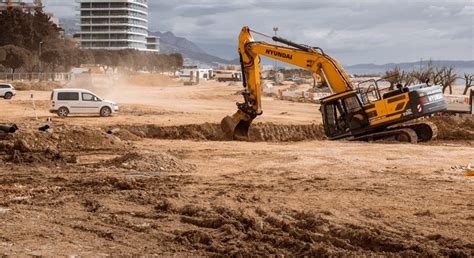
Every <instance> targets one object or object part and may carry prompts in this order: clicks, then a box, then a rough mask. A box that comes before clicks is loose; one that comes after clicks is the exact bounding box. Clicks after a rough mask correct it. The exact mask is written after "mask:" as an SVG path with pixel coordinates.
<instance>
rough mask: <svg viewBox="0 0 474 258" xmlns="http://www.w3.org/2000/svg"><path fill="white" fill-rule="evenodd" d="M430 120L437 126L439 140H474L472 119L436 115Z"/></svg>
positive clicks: (473, 121)
mask: <svg viewBox="0 0 474 258" xmlns="http://www.w3.org/2000/svg"><path fill="white" fill-rule="evenodd" d="M431 121H432V122H433V123H435V124H436V126H438V139H439V140H474V119H473V118H459V117H453V116H437V117H433V118H431Z"/></svg>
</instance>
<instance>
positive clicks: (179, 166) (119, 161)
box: [100, 152, 196, 173]
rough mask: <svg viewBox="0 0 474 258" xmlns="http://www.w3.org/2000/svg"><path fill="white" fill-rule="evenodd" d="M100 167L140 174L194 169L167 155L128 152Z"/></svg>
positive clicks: (193, 166) (190, 170) (194, 167)
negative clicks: (138, 172)
mask: <svg viewBox="0 0 474 258" xmlns="http://www.w3.org/2000/svg"><path fill="white" fill-rule="evenodd" d="M100 166H102V167H116V168H120V169H126V170H134V171H140V172H181V173H188V172H192V171H193V170H194V169H196V166H195V165H193V164H189V163H186V162H184V161H182V160H181V159H179V158H177V157H175V156H173V155H171V154H168V153H164V152H163V153H153V154H151V153H145V154H144V153H138V152H129V153H126V154H124V155H122V156H119V157H117V158H115V159H112V160H108V161H105V162H102V163H101V164H100Z"/></svg>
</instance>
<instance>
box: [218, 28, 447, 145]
mask: <svg viewBox="0 0 474 258" xmlns="http://www.w3.org/2000/svg"><path fill="white" fill-rule="evenodd" d="M252 32H253V33H255V34H259V35H261V36H264V37H269V38H271V39H272V40H273V41H275V42H278V43H281V44H284V45H286V46H281V45H274V44H269V43H266V42H258V41H255V40H254V39H253V36H252V34H251V33H252ZM239 54H240V62H241V66H242V75H243V84H244V85H243V86H244V91H243V96H244V102H243V103H237V107H238V111H237V113H235V114H234V115H233V116H227V117H225V118H224V119H223V120H222V123H221V128H222V130H223V132H224V133H225V134H226V135H227V136H228V137H229V138H230V139H234V140H248V139H249V128H250V126H251V124H252V121H253V120H254V119H255V118H257V117H258V116H260V115H262V114H263V111H262V98H261V79H260V56H266V57H269V58H272V59H276V60H279V61H281V62H285V63H288V64H292V65H294V66H298V67H300V68H302V69H306V70H309V71H311V72H312V73H313V74H314V76H316V77H320V78H321V79H322V80H323V81H324V82H325V84H326V85H328V87H329V89H330V91H331V93H332V95H331V96H329V97H326V98H324V99H322V100H321V108H320V111H321V113H322V117H323V125H324V131H325V133H326V136H327V137H328V138H329V139H331V140H336V139H342V138H352V139H354V140H377V139H382V138H395V139H397V140H399V141H404V142H411V143H417V142H419V141H429V140H431V139H433V138H435V137H436V135H437V128H436V126H435V125H434V124H432V123H430V122H427V121H417V119H418V118H422V117H426V116H429V115H431V114H434V113H436V112H439V111H443V110H445V109H446V108H447V103H446V101H445V99H444V95H443V92H442V88H441V86H430V85H428V82H427V83H425V84H419V85H411V86H407V87H402V86H401V85H399V87H398V88H397V89H395V90H392V91H388V92H385V93H382V91H381V90H380V89H379V87H378V85H377V84H376V83H375V84H374V85H372V86H371V87H369V88H368V89H364V88H361V87H357V88H356V87H353V85H352V82H351V80H350V78H349V76H348V75H347V74H346V72H345V71H344V70H343V68H342V67H341V66H340V65H339V64H338V62H337V61H336V60H335V59H333V58H332V57H330V56H329V55H327V54H326V53H325V52H324V51H323V50H322V49H321V48H318V47H310V46H306V45H301V44H297V43H294V42H291V41H289V40H286V39H283V38H280V37H271V36H267V35H265V34H262V33H258V32H256V31H252V30H250V29H249V28H248V27H244V28H242V31H241V32H240V36H239Z"/></svg>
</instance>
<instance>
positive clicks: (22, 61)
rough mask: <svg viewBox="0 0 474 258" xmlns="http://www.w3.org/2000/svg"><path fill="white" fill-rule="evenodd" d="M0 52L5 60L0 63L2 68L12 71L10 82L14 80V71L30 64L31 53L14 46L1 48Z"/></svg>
mask: <svg viewBox="0 0 474 258" xmlns="http://www.w3.org/2000/svg"><path fill="white" fill-rule="evenodd" d="M1 49H2V50H1V51H0V52H2V51H3V52H4V53H5V58H4V59H3V61H1V62H0V64H2V65H3V66H5V67H7V68H10V69H12V80H14V75H15V71H16V70H17V69H18V68H21V67H23V66H27V65H29V64H30V62H31V52H30V51H28V50H26V49H24V48H21V47H17V46H14V45H7V46H4V47H1Z"/></svg>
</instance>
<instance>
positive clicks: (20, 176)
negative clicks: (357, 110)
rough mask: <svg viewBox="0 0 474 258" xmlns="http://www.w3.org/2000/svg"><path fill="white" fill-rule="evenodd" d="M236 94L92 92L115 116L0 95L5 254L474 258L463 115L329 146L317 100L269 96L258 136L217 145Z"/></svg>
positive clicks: (470, 153) (225, 89)
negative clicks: (418, 129) (71, 112)
mask: <svg viewBox="0 0 474 258" xmlns="http://www.w3.org/2000/svg"><path fill="white" fill-rule="evenodd" d="M239 89H240V87H239V86H227V85H226V84H218V83H214V82H206V83H202V84H201V85H200V86H196V87H189V86H181V83H179V82H176V81H174V82H169V81H168V82H167V83H166V84H164V83H157V85H154V84H153V83H148V84H146V85H144V84H142V85H132V86H131V85H116V89H111V88H100V87H96V88H94V89H93V90H94V91H95V92H97V93H98V94H99V95H101V96H104V97H106V98H108V99H111V100H115V101H117V102H119V104H120V106H121V109H122V111H121V112H120V113H119V114H116V115H115V116H114V117H112V118H99V117H81V116H76V117H70V118H67V119H59V118H56V117H54V116H52V115H51V114H49V113H48V111H47V110H48V107H49V96H50V92H43V91H34V92H30V91H26V92H25V91H22V92H19V94H18V96H17V97H16V98H14V99H13V100H11V101H5V100H0V123H16V124H18V126H19V127H20V131H19V132H17V133H16V134H14V135H9V136H6V137H4V138H3V140H0V161H2V166H1V167H0V193H1V194H0V256H1V255H68V256H69V255H73V256H76V255H81V256H99V255H100V256H101V255H121V254H122V255H123V254H127V255H140V254H141V255H143V254H145V255H176V254H177V255H199V256H201V255H203V256H222V255H239V256H240V255H241V256H250V255H252V256H254V255H262V256H264V255H265V256H266V255H285V256H302V255H307V256H353V255H354V256H355V255H357V256H359V255H361V256H362V255H384V256H385V255H390V256H392V255H394V256H452V257H472V256H473V255H474V177H472V176H471V177H470V176H466V173H467V172H468V170H469V169H468V167H469V164H470V163H474V130H473V129H472V128H473V124H474V123H473V121H472V120H461V119H456V118H436V119H434V120H433V121H434V122H435V123H437V124H438V125H439V126H440V127H441V128H440V137H441V139H440V140H438V141H434V142H430V143H426V144H418V145H411V144H400V143H395V142H377V143H362V142H349V141H337V142H333V141H327V140H324V137H323V132H322V130H321V127H320V119H321V116H320V114H319V111H318V108H319V107H318V106H317V105H316V104H309V103H294V102H288V101H280V100H275V99H273V98H265V99H264V110H265V114H264V115H263V116H262V117H261V118H259V119H258V124H256V125H255V127H254V128H253V129H252V132H251V136H252V139H253V141H252V142H229V141H224V139H223V138H222V136H221V135H220V132H219V126H218V124H219V122H220V119H222V118H223V117H224V116H225V115H230V114H232V112H234V111H235V102H236V101H239V100H240V98H241V97H240V96H238V95H236V92H237V91H238V90H239ZM31 94H33V95H34V98H35V103H36V104H37V106H38V110H37V113H38V115H39V117H40V118H39V120H38V121H35V120H34V119H33V116H34V114H33V110H31V108H30V105H31V100H30V96H31ZM48 117H51V118H52V122H51V124H50V126H51V129H50V130H49V131H48V132H40V131H38V130H37V128H38V127H40V126H42V125H45V124H46V121H47V118H48ZM110 128H119V129H120V130H119V131H118V132H116V133H115V134H113V135H111V134H107V133H106V131H107V129H110Z"/></svg>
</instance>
